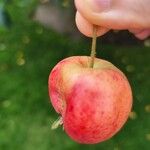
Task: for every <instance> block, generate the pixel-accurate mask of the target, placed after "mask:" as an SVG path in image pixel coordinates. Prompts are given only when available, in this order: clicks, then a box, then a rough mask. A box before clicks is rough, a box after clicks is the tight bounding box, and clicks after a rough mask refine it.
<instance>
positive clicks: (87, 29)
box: [76, 12, 109, 37]
mask: <svg viewBox="0 0 150 150" xmlns="http://www.w3.org/2000/svg"><path fill="white" fill-rule="evenodd" d="M76 25H77V27H78V29H79V31H80V32H81V33H83V34H84V35H85V36H88V37H92V34H93V24H91V23H90V22H88V21H87V20H86V19H85V18H84V17H83V16H82V15H81V14H80V13H79V12H77V13H76ZM108 31H109V29H107V28H104V27H98V31H97V36H101V35H103V34H105V33H106V32H108Z"/></svg>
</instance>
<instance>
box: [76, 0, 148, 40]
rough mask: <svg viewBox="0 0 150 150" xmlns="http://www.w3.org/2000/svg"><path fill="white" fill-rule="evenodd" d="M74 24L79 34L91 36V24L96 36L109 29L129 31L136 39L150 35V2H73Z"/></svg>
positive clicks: (141, 0) (132, 0) (79, 0)
mask: <svg viewBox="0 0 150 150" xmlns="http://www.w3.org/2000/svg"><path fill="white" fill-rule="evenodd" d="M75 5H76V8H77V13H76V24H77V27H78V29H79V30H80V32H81V33H83V34H84V35H86V36H89V37H91V36H92V26H93V24H95V25H98V26H99V27H98V33H97V35H98V36H101V35H103V34H105V33H106V32H108V31H109V30H111V29H114V30H129V31H130V32H132V33H133V34H134V35H135V36H136V37H137V38H139V39H145V38H147V37H148V36H149V35H150V0H75Z"/></svg>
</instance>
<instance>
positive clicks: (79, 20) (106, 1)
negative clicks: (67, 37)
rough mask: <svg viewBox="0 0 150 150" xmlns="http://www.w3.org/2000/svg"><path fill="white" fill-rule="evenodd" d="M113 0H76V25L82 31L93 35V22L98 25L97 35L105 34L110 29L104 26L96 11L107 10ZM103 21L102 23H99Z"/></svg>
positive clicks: (87, 34)
mask: <svg viewBox="0 0 150 150" xmlns="http://www.w3.org/2000/svg"><path fill="white" fill-rule="evenodd" d="M97 4H98V5H97ZM110 4H111V0H83V1H81V0H75V5H76V8H77V13H76V25H77V27H78V29H79V31H80V32H81V33H83V34H84V35H86V36H88V37H91V36H92V32H93V24H95V25H98V26H99V27H98V31H97V36H101V35H103V34H105V33H106V32H107V31H108V30H109V29H108V28H107V27H105V26H102V24H101V23H102V22H101V21H99V19H98V16H97V17H94V16H95V12H96V13H98V14H99V13H100V12H102V11H106V10H108V9H109V7H110ZM99 22H101V23H99Z"/></svg>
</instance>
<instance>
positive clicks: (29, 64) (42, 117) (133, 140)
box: [0, 0, 150, 150]
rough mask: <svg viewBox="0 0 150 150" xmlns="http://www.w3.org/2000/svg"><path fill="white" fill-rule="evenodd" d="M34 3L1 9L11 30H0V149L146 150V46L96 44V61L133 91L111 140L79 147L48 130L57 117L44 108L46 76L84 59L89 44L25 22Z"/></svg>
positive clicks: (16, 0) (19, 0)
mask: <svg viewBox="0 0 150 150" xmlns="http://www.w3.org/2000/svg"><path fill="white" fill-rule="evenodd" d="M2 2H4V1H2ZM2 2H1V3H2ZM5 2H6V1H5ZM37 4H38V2H37V1H36V0H12V1H9V2H8V1H7V4H5V11H6V12H7V13H8V15H9V16H10V18H11V20H12V26H11V28H3V29H1V30H0V150H14V149H15V150H49V149H50V150H80V149H82V150H99V149H101V150H141V149H143V150H149V149H150V92H149V89H150V80H149V76H150V67H149V65H150V61H149V59H150V49H149V47H147V48H146V47H143V46H139V45H135V46H132V47H131V46H126V47H125V46H124V47H121V46H117V45H103V46H101V39H99V40H98V51H97V56H98V57H101V58H104V59H107V60H109V61H111V62H112V63H114V64H115V65H116V66H118V67H119V68H120V69H121V70H123V72H124V73H125V74H126V75H127V77H128V79H129V81H130V83H131V86H132V89H133V96H134V105H133V111H132V113H131V114H130V119H129V120H128V122H127V123H126V125H125V126H124V128H123V129H122V130H121V131H120V132H119V133H118V134H117V135H115V136H114V137H113V138H111V139H110V140H108V141H106V142H103V143H99V144H96V145H82V144H78V143H75V142H74V141H72V140H71V139H70V138H69V137H68V136H67V135H66V134H65V132H64V131H63V130H62V129H61V128H59V129H58V130H55V131H51V130H50V125H51V123H52V122H53V121H54V120H55V119H56V118H57V114H56V113H55V111H54V109H53V108H52V106H51V104H50V103H49V97H48V92H47V80H48V76H49V72H50V70H51V69H52V68H53V67H54V65H55V64H56V63H57V62H59V61H60V60H61V59H63V58H65V57H68V56H72V55H89V49H90V42H89V40H86V41H85V40H81V41H74V40H72V39H69V38H68V37H66V36H64V35H59V34H57V33H55V32H54V31H52V30H48V29H45V28H43V27H42V26H41V25H39V24H38V23H36V22H34V21H32V20H31V19H29V14H30V12H31V11H33V10H34V9H35V7H36V5H37Z"/></svg>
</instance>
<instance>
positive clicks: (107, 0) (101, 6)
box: [88, 0, 112, 12]
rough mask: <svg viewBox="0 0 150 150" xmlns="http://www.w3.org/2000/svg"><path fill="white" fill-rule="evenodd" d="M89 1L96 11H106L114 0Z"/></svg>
mask: <svg viewBox="0 0 150 150" xmlns="http://www.w3.org/2000/svg"><path fill="white" fill-rule="evenodd" d="M88 2H89V6H90V7H91V8H92V10H93V11H94V12H104V11H108V10H109V9H110V7H111V2H112V0H88Z"/></svg>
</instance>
